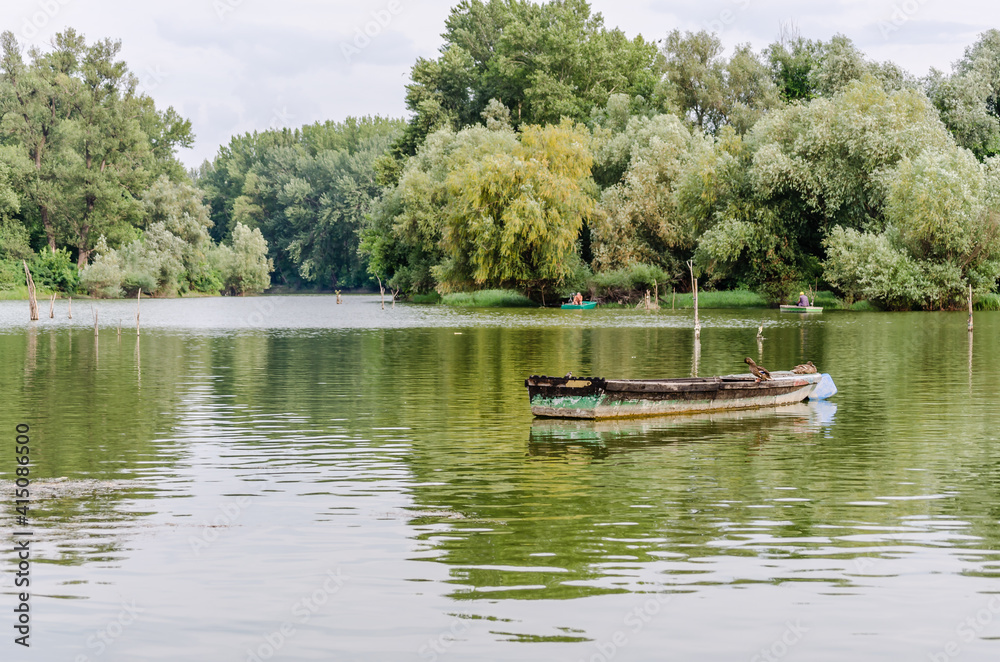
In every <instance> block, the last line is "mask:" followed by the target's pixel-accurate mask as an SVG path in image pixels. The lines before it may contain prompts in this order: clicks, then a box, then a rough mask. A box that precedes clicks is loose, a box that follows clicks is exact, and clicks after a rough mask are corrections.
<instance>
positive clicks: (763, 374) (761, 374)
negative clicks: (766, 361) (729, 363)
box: [743, 356, 771, 382]
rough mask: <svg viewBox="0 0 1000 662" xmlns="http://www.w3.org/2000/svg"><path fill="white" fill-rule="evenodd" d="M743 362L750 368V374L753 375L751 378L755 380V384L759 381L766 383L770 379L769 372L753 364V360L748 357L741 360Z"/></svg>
mask: <svg viewBox="0 0 1000 662" xmlns="http://www.w3.org/2000/svg"><path fill="white" fill-rule="evenodd" d="M743 361H744V363H746V364H747V365H748V366H750V372H751V373H753V376H754V377H756V378H757V382H760V381H761V380H764V381H767V380H769V379H771V372H770V371H769V370H768V369H767V368H765V367H764V366H760V365H757V364H756V363H754V362H753V359H752V358H750V357H749V356H748V357H746V358H745V359H743Z"/></svg>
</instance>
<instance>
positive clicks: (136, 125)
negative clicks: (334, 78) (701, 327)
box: [0, 0, 1000, 309]
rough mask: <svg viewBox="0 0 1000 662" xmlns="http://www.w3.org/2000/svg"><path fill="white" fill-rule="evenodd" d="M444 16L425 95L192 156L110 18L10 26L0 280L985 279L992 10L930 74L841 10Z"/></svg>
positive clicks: (551, 5) (413, 289)
mask: <svg viewBox="0 0 1000 662" xmlns="http://www.w3.org/2000/svg"><path fill="white" fill-rule="evenodd" d="M442 39H443V41H442V45H441V48H440V51H439V55H438V56H437V57H436V58H421V59H418V60H417V62H416V63H414V65H413V67H412V70H411V73H410V81H409V84H408V85H406V89H405V94H406V105H407V108H408V109H409V110H410V112H411V116H410V117H409V119H407V120H402V119H386V118H381V117H365V118H360V119H359V118H347V119H346V120H344V121H343V122H333V121H330V122H323V123H316V124H312V125H309V126H304V127H301V128H299V129H281V130H269V131H263V132H255V133H250V134H244V135H241V136H236V137H234V138H232V140H231V141H230V143H229V144H228V145H225V146H223V147H221V148H220V150H219V153H218V155H217V156H216V157H215V158H214V159H213V160H212V161H211V162H206V163H205V164H204V165H203V166H202V167H201V168H200V169H199V170H198V171H197V172H194V173H191V174H190V177H191V178H192V180H193V181H191V180H189V179H188V177H189V176H188V175H185V173H183V172H182V170H181V168H180V167H179V164H178V162H177V160H176V159H175V158H174V152H175V151H176V149H177V148H178V147H182V146H185V145H188V144H190V142H191V140H192V136H191V132H190V124H189V123H187V122H186V120H183V119H182V118H180V117H179V116H178V115H177V114H176V113H175V112H174V111H173V109H167V110H166V111H162V112H161V111H158V110H156V108H155V107H154V105H153V103H152V101H151V100H150V99H149V98H148V97H146V96H144V95H142V94H140V93H138V92H137V90H136V85H135V77H134V76H132V75H131V74H130V73H129V72H128V69H127V67H126V66H125V64H124V63H123V62H120V61H119V60H118V59H117V57H118V51H119V48H120V45H119V44H118V43H117V42H110V41H103V42H98V43H96V44H92V45H87V44H86V43H85V41H84V40H83V38H82V36H80V35H78V34H76V33H75V32H73V31H72V30H68V31H67V32H65V33H63V34H60V35H58V37H57V38H56V40H55V41H54V42H53V46H52V49H51V50H50V51H45V52H43V51H39V50H30V51H28V53H27V57H25V56H23V55H22V53H21V51H20V49H19V47H18V46H17V44H16V41H15V40H14V38H13V36H12V35H10V34H9V33H7V34H6V35H4V37H3V44H2V45H3V60H2V63H0V130H2V132H0V136H2V140H0V287H4V288H8V289H9V288H11V287H13V286H14V285H15V284H17V283H18V282H21V279H22V278H23V274H22V271H23V270H19V269H18V268H17V267H18V266H19V264H20V263H19V261H20V260H21V259H25V260H28V261H29V263H30V264H31V265H32V269H33V270H35V271H37V273H38V277H39V279H40V283H41V285H42V286H43V287H47V288H49V287H51V288H56V289H65V290H72V289H73V288H75V287H78V286H79V287H82V288H84V289H86V290H88V291H90V292H92V293H94V294H99V295H104V296H114V295H117V294H119V293H131V292H134V291H136V290H138V289H142V290H143V291H149V292H155V293H158V294H164V295H169V294H183V293H185V292H188V291H203V292H219V291H224V292H228V293H233V294H237V293H246V292H254V291H261V290H263V289H265V288H267V287H268V286H269V285H270V282H271V278H270V271H271V269H272V268H273V269H274V272H275V279H276V282H277V283H278V284H280V285H281V286H283V287H289V288H292V289H297V288H310V289H320V290H330V289H334V288H368V287H374V286H375V285H376V283H379V284H384V285H387V286H388V287H390V288H392V289H394V290H398V291H401V292H403V293H405V294H407V295H409V296H411V297H416V296H426V295H427V294H428V293H430V292H436V293H438V294H445V293H457V292H462V291H477V290H497V289H504V290H512V291H517V292H520V293H522V294H524V295H525V296H528V297H529V298H531V299H532V300H534V301H536V302H541V301H546V302H552V301H555V300H557V299H559V298H561V297H563V296H565V295H566V294H567V293H568V292H570V291H576V290H587V291H588V292H589V294H590V296H592V297H597V298H604V299H608V300H615V301H628V300H632V301H634V300H635V299H636V298H637V297H642V296H644V293H645V291H646V290H647V289H649V290H653V289H655V288H657V287H661V293H662V292H666V291H667V290H668V289H669V288H673V289H675V290H688V289H690V285H691V284H690V282H689V281H690V272H689V270H688V268H687V264H686V263H687V262H689V261H690V262H691V263H692V264H693V267H694V273H695V276H696V277H698V278H699V279H700V282H701V284H702V286H703V287H707V288H708V289H715V288H718V289H730V290H739V291H744V290H745V291H752V292H754V293H755V295H757V296H760V297H762V300H764V301H767V302H768V303H774V302H777V301H782V300H785V299H786V298H788V297H789V296H790V295H791V294H793V293H795V292H797V291H798V290H800V289H806V288H809V289H815V288H817V287H818V286H819V285H821V284H822V286H823V287H825V288H829V289H832V290H833V291H834V292H835V294H836V295H838V296H840V297H841V298H842V299H843V300H844V302H845V304H846V305H848V306H850V305H854V302H855V301H856V300H866V301H869V302H871V305H875V306H877V307H880V308H890V309H909V308H922V309H932V308H954V307H958V306H960V305H961V303H962V301H963V300H964V297H965V296H966V294H967V290H968V288H969V287H970V286H971V287H972V288H973V289H974V291H975V293H976V295H977V296H979V297H980V299H981V300H983V301H986V300H992V299H990V298H989V294H990V293H991V292H994V291H995V290H996V289H997V279H998V278H1000V238H998V235H1000V230H998V227H1000V156H998V155H1000V101H998V99H1000V31H996V30H990V31H988V32H986V33H984V34H982V35H980V36H979V38H978V39H977V41H976V42H975V43H974V44H972V45H970V46H969V47H968V48H967V49H966V52H965V54H964V56H963V57H962V59H960V60H959V61H957V62H956V63H955V64H954V66H953V67H952V71H951V72H950V73H948V74H945V73H942V72H939V71H934V70H932V71H931V72H930V74H929V75H928V76H926V77H925V78H923V79H917V78H915V77H913V76H912V75H910V74H909V73H907V72H905V71H903V70H901V69H900V68H899V67H897V66H896V65H894V64H893V63H891V62H874V61H871V60H869V59H868V58H867V57H865V55H864V54H863V53H862V52H861V51H860V50H858V48H857V47H856V46H855V45H854V44H853V43H852V42H851V40H850V39H848V38H847V37H845V36H843V35H836V36H834V37H833V38H831V39H830V40H828V41H814V40H809V39H804V38H802V37H800V36H797V35H796V36H794V37H793V38H788V39H783V40H782V41H778V42H775V43H773V44H771V45H770V46H768V47H767V48H765V49H764V50H763V51H761V52H759V53H758V52H754V51H753V49H751V48H750V47H749V46H740V47H738V48H736V49H734V50H733V51H732V52H731V53H728V54H727V53H726V52H725V51H724V49H723V47H722V42H721V40H720V39H719V37H718V36H717V35H715V34H710V33H708V32H704V31H702V32H697V33H692V32H682V31H680V30H676V29H675V30H672V31H669V32H668V33H667V35H666V38H665V39H663V40H662V41H661V42H659V43H654V42H649V41H646V40H645V39H644V38H642V37H636V38H634V39H629V38H627V37H626V36H625V35H624V34H623V33H622V32H621V31H620V30H617V29H614V28H608V27H606V26H605V24H604V17H603V16H601V15H600V14H595V13H592V12H591V8H590V5H589V4H588V3H587V2H586V1H585V0H550V1H548V2H542V3H534V2H529V1H528V0H462V1H461V2H459V4H457V5H456V6H455V7H454V8H453V9H452V10H451V13H450V14H449V16H448V18H447V20H446V22H445V26H444V33H443V34H442ZM92 252H93V253H94V255H93V257H91V253H92ZM73 261H75V263H76V265H73V264H72V263H71V262H73ZM810 286H812V287H810ZM866 305H868V304H866Z"/></svg>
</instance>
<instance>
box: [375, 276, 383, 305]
mask: <svg viewBox="0 0 1000 662" xmlns="http://www.w3.org/2000/svg"><path fill="white" fill-rule="evenodd" d="M375 280H377V281H378V291H379V292H381V293H382V310H385V288H384V287H382V279H381V278H379V277H378V276H375Z"/></svg>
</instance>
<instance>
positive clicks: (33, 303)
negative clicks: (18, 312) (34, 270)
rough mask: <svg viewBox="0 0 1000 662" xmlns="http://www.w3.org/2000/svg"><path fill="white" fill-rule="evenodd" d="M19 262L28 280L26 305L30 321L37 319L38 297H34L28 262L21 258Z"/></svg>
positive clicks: (33, 285) (33, 282)
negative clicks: (28, 309)
mask: <svg viewBox="0 0 1000 662" xmlns="http://www.w3.org/2000/svg"><path fill="white" fill-rule="evenodd" d="M21 264H23V265H24V277H25V279H26V280H27V281H28V307H29V308H30V313H31V321H32V322H37V321H38V299H36V298H35V281H33V280H32V279H31V269H29V268H28V263H27V262H25V261H24V260H21Z"/></svg>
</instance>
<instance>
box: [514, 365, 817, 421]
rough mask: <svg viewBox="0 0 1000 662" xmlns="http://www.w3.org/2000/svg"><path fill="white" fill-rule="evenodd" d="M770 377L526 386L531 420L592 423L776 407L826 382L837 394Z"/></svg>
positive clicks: (533, 380) (806, 382)
mask: <svg viewBox="0 0 1000 662" xmlns="http://www.w3.org/2000/svg"><path fill="white" fill-rule="evenodd" d="M771 377H772V379H770V380H768V381H762V382H759V383H758V382H756V381H755V380H754V377H753V376H752V375H748V374H744V375H725V376H722V377H691V378H681V379H604V378H601V377H582V378H581V377H546V376H540V375H532V376H531V377H529V378H528V379H526V380H525V381H524V385H525V386H526V387H527V388H528V398H529V400H530V401H531V413H532V414H534V415H535V416H544V417H550V418H590V419H602V418H632V417H638V416H662V415H664V414H688V413H694V412H705V411H719V410H725V409H755V408H758V407H776V406H781V405H786V404H792V403H796V402H801V401H802V400H805V399H806V398H808V397H809V396H810V395H812V394H813V392H814V391H816V389H817V386H818V385H819V384H820V382H821V381H823V380H824V379H825V380H829V386H825V387H824V389H823V391H824V393H827V394H829V395H832V394H833V393H835V392H836V387H835V386H833V380H832V379H831V378H830V376H829V375H821V374H811V375H796V374H795V373H792V372H777V371H776V372H772V373H771ZM824 397H825V396H824Z"/></svg>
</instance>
